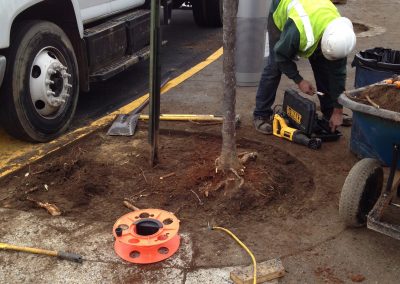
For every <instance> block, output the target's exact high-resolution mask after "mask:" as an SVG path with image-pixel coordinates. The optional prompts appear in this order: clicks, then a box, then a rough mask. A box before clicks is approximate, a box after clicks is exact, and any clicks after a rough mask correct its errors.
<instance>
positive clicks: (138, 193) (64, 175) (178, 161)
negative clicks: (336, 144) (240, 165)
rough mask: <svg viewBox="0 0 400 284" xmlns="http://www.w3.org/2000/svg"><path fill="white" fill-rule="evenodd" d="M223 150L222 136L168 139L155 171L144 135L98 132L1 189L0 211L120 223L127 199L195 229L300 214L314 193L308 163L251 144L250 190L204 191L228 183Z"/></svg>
mask: <svg viewBox="0 0 400 284" xmlns="http://www.w3.org/2000/svg"><path fill="white" fill-rule="evenodd" d="M220 147H221V140H220V138H219V137H215V136H209V135H204V134H201V135H189V134H187V133H169V135H162V136H161V138H160V164H159V165H158V166H156V167H155V168H151V167H150V166H149V162H148V149H147V142H146V135H145V133H144V132H139V133H138V134H136V136H135V138H134V139H129V138H122V137H121V138H117V139H115V138H111V137H107V136H103V135H100V134H99V135H95V136H93V137H92V138H91V139H90V140H87V141H84V142H80V143H79V144H78V145H75V146H73V147H72V148H70V149H67V150H66V151H65V152H64V153H61V154H58V155H57V156H53V157H49V158H48V159H47V160H46V161H45V162H44V163H43V162H42V163H39V164H36V165H32V166H31V167H30V169H29V175H28V176H26V177H25V176H24V174H21V177H18V178H15V177H9V178H7V179H6V180H4V181H3V182H2V187H3V188H6V189H7V190H6V191H5V193H1V195H3V198H1V197H2V196H0V200H2V199H3V201H1V202H0V206H5V207H8V208H15V209H20V210H29V211H32V210H38V212H40V213H41V214H46V212H45V211H44V210H43V209H40V208H37V206H36V205H35V204H34V203H32V202H31V201H28V200H27V199H26V198H27V197H30V198H33V199H34V200H38V201H42V202H49V203H53V204H55V205H57V206H58V207H59V208H60V209H61V210H62V212H63V215H64V216H69V217H78V218H80V219H84V220H104V221H110V222H114V221H115V220H116V219H118V218H119V217H120V216H121V215H123V214H125V213H127V211H128V210H127V209H126V208H125V207H124V206H123V201H124V199H127V200H129V201H131V203H133V204H134V205H136V206H137V207H139V208H161V209H164V210H169V211H171V212H174V213H176V214H177V216H178V217H179V218H180V219H182V220H186V224H187V225H188V226H189V227H190V226H191V225H193V226H194V225H195V224H197V225H198V223H199V220H201V222H203V223H204V224H205V223H206V222H207V221H212V222H217V223H219V224H229V223H232V222H238V221H245V222H246V221H248V220H253V221H254V220H262V219H265V218H266V217H267V216H270V215H271V214H274V213H273V212H275V214H282V216H283V215H285V214H287V213H288V212H297V213H296V214H298V215H299V216H300V215H301V212H302V210H301V208H303V207H304V206H305V204H304V200H305V199H306V198H308V197H309V196H310V195H311V194H312V192H313V191H314V184H313V179H312V177H311V175H310V174H309V172H308V171H307V169H306V168H305V166H304V165H303V164H301V163H300V162H299V161H298V160H297V159H295V158H294V157H292V156H290V155H288V154H287V153H285V152H283V151H281V150H279V149H277V148H275V147H272V146H265V145H262V144H259V143H255V142H252V141H248V140H239V141H238V150H239V153H240V152H249V151H257V152H258V154H259V155H258V158H257V160H256V161H251V162H249V163H248V164H247V165H246V169H245V173H244V176H243V177H244V180H245V183H244V185H243V187H242V188H241V189H240V190H239V191H238V192H235V193H234V194H230V193H229V192H227V191H225V190H224V189H223V188H220V189H218V190H215V191H213V190H211V191H208V192H207V194H205V191H204V188H215V187H216V186H217V184H218V183H219V182H220V181H221V179H222V177H221V176H220V175H219V174H216V173H215V159H216V157H218V156H219V153H220ZM160 177H163V178H162V179H160ZM46 188H47V189H46ZM4 194H8V196H7V197H6V198H4ZM274 206H275V207H276V208H275V209H276V210H275V211H274V210H269V212H268V213H267V211H266V208H267V207H269V208H271V207H274ZM296 208H297V209H296ZM243 213H246V214H243Z"/></svg>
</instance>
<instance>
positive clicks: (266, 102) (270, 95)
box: [253, 41, 282, 119]
mask: <svg viewBox="0 0 400 284" xmlns="http://www.w3.org/2000/svg"><path fill="white" fill-rule="evenodd" d="M281 76H282V72H281V71H280V70H279V68H278V65H277V64H276V62H275V54H274V45H273V44H272V42H271V41H270V46H269V57H268V62H267V65H266V66H265V68H264V70H263V72H262V74H261V79H260V83H259V85H258V90H257V94H256V107H255V109H254V112H253V116H254V117H255V118H256V117H262V118H265V119H269V118H270V116H271V115H272V105H273V104H274V102H275V97H276V91H277V89H278V86H279V82H280V81H281Z"/></svg>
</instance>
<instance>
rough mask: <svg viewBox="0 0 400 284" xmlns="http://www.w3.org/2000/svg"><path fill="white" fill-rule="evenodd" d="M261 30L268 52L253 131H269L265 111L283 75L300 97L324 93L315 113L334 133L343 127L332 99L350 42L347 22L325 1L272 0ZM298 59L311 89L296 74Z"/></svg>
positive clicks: (353, 39) (341, 80) (340, 82)
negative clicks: (305, 63)
mask: <svg viewBox="0 0 400 284" xmlns="http://www.w3.org/2000/svg"><path fill="white" fill-rule="evenodd" d="M267 30H268V37H269V50H270V53H269V57H268V62H267V65H266V67H265V68H264V70H263V72H262V75H261V80H260V83H259V86H258V90H257V95H256V106H255V109H254V112H253V116H254V126H255V128H256V130H257V131H259V132H261V133H264V134H271V133H272V126H271V118H272V109H271V107H272V105H273V103H274V101H275V97H276V91H277V89H278V85H279V82H280V79H281V75H282V73H283V74H285V75H286V76H287V77H289V78H290V79H292V80H293V81H294V82H295V83H296V84H297V86H298V87H299V89H300V90H301V91H302V92H303V93H306V94H308V95H310V96H312V95H314V94H315V93H316V90H318V91H319V92H321V93H323V94H325V95H324V96H318V98H319V100H320V104H321V112H322V114H323V117H324V118H326V119H327V120H328V121H329V125H330V128H331V130H332V132H334V131H335V130H336V128H337V127H338V126H340V125H341V124H342V123H343V107H342V106H341V105H340V104H339V103H338V101H337V98H338V97H339V95H340V94H341V93H342V92H343V91H344V90H345V83H346V64H347V55H349V54H350V52H352V51H353V49H354V47H355V44H356V36H355V34H354V30H353V25H352V23H351V21H350V20H349V19H347V18H344V17H341V16H340V14H339V12H338V10H337V9H336V7H335V5H333V4H332V2H331V0H318V1H315V0H272V4H271V8H270V14H269V17H268V26H267ZM298 56H300V57H305V58H308V60H309V62H310V64H311V67H312V70H313V73H314V79H315V82H316V86H317V89H315V87H314V86H313V84H312V83H311V82H309V81H307V80H306V79H304V78H303V77H302V76H301V75H300V73H299V71H298V69H297V66H296V63H295V61H296V60H297V58H298Z"/></svg>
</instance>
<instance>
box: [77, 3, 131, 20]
mask: <svg viewBox="0 0 400 284" xmlns="http://www.w3.org/2000/svg"><path fill="white" fill-rule="evenodd" d="M78 2H79V6H80V9H81V16H82V20H83V22H84V23H89V22H93V21H95V20H98V19H100V18H103V17H106V16H108V15H109V14H110V13H111V9H110V0H78ZM132 2H134V1H132Z"/></svg>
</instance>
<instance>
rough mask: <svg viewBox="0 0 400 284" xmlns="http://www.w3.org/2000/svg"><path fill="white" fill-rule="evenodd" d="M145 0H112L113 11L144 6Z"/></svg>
mask: <svg viewBox="0 0 400 284" xmlns="http://www.w3.org/2000/svg"><path fill="white" fill-rule="evenodd" d="M144 2H145V0H110V6H111V13H116V12H120V11H125V10H128V9H132V8H136V7H139V6H142V5H143V4H144Z"/></svg>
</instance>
